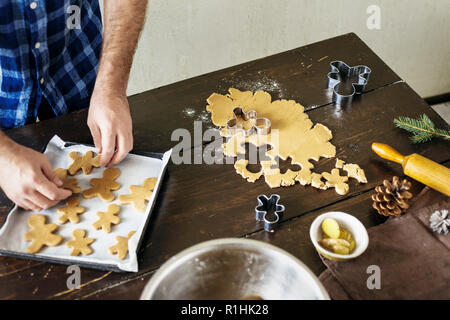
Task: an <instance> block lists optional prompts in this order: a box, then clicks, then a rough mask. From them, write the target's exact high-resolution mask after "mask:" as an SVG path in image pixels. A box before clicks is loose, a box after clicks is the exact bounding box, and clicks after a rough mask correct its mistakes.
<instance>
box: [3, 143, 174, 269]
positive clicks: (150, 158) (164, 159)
mask: <svg viewBox="0 0 450 320" xmlns="http://www.w3.org/2000/svg"><path fill="white" fill-rule="evenodd" d="M55 143H56V145H57V146H58V147H59V148H61V149H65V148H69V149H70V151H74V150H72V149H73V148H75V151H76V150H79V152H85V151H86V149H91V150H93V149H94V147H93V146H92V145H89V144H81V143H75V142H67V141H63V140H61V139H60V138H59V137H58V136H54V137H53V138H52V139H51V140H50V141H49V143H48V144H47V145H46V146H45V148H44V149H45V150H48V148H49V145H51V146H52V147H53V146H54V144H55ZM44 152H46V151H44ZM65 152H68V151H67V150H65ZM171 152H172V150H169V151H167V152H165V153H154V152H130V156H127V158H125V160H126V159H129V158H132V159H138V160H136V161H137V162H140V161H142V162H144V163H147V162H148V163H156V162H155V161H154V160H159V161H160V163H159V165H160V170H159V174H158V181H157V183H156V186H155V189H154V191H153V196H152V199H151V200H150V204H149V205H148V206H147V210H146V212H145V213H140V212H134V214H135V215H140V214H144V215H146V217H145V216H144V217H142V218H141V220H142V221H141V222H135V223H138V224H140V226H139V228H138V230H136V231H137V232H136V234H135V235H134V236H133V237H137V236H139V238H138V240H137V244H136V245H135V246H132V247H130V248H129V249H130V250H129V254H128V256H127V258H126V259H125V260H124V261H125V263H122V262H121V261H120V260H119V259H118V258H117V256H111V257H110V260H117V262H116V263H104V262H101V261H87V260H98V259H96V258H95V250H94V253H93V254H92V255H90V256H77V257H72V256H70V249H69V248H65V242H67V241H68V240H71V236H70V237H68V236H63V237H64V241H63V242H62V243H61V244H60V245H59V246H57V247H52V248H47V247H46V248H44V249H43V250H42V251H41V252H39V253H37V254H29V253H26V252H23V250H10V249H8V245H7V244H8V238H6V235H7V234H8V232H9V233H11V231H12V230H14V229H16V228H19V227H15V226H14V225H11V226H10V224H11V222H10V221H9V220H14V219H10V218H11V216H12V215H13V214H16V216H15V217H16V218H15V221H17V220H18V219H19V220H20V219H22V220H23V219H24V218H17V217H20V216H18V214H24V213H26V214H28V216H29V215H30V214H31V213H29V212H25V211H23V210H22V209H20V208H18V207H17V206H15V207H14V208H13V209H12V210H11V211H10V212H9V213H8V217H7V219H6V221H5V222H4V224H3V226H2V227H1V228H0V255H1V256H10V257H15V258H21V259H31V260H39V261H45V262H50V263H58V264H67V265H79V266H82V267H87V268H93V269H100V270H108V271H116V272H123V271H131V272H137V271H138V257H137V256H138V252H139V250H140V248H141V246H142V240H143V238H144V235H145V230H146V228H147V226H148V223H149V221H150V219H151V214H152V211H153V208H154V205H155V203H156V199H157V195H158V193H159V190H160V188H161V185H162V181H163V179H164V175H165V172H166V170H167V165H168V162H169V160H170V156H171ZM49 158H50V160H51V157H49ZM144 159H146V160H144ZM125 160H124V161H123V162H122V163H124V162H127V161H125ZM58 161H59V160H58ZM61 161H63V160H61ZM133 161H134V160H133ZM133 161H132V162H131V163H133ZM51 162H52V161H51ZM69 163H70V161H69ZM122 163H121V164H122ZM121 164H119V165H118V166H115V167H118V168H119V169H121V176H119V178H118V180H119V179H121V178H122V181H119V182H120V183H121V188H120V189H119V190H118V191H115V192H113V193H114V194H115V195H116V199H115V200H114V201H113V202H110V203H104V202H100V204H103V206H102V209H103V210H98V209H90V208H86V212H85V213H84V214H82V215H80V218H81V219H84V218H85V215H86V214H87V213H88V212H89V213H90V214H91V215H95V213H96V212H97V211H105V210H106V207H107V206H108V205H110V204H113V203H117V196H118V195H119V193H120V194H127V193H129V190H128V186H129V185H131V184H142V182H143V181H142V180H143V179H144V177H142V174H141V173H139V176H140V177H141V179H140V180H141V181H127V183H123V180H124V177H123V174H122V173H123V170H124V168H121ZM52 165H54V164H53V163H52ZM56 167H57V166H54V168H56ZM60 167H64V168H67V165H65V166H60ZM153 169H154V168H152V170H153ZM126 170H128V171H130V170H131V169H130V168H127V169H126ZM141 170H144V168H141ZM94 171H96V172H97V174H96V175H94V174H93V173H94ZM102 171H103V169H99V168H94V169H93V173H91V174H90V175H88V176H84V175H83V174H78V175H76V176H74V177H75V178H77V179H79V182H80V177H83V176H84V177H83V178H84V180H87V179H89V180H90V179H91V178H94V177H98V176H101V172H102ZM99 173H100V174H99ZM125 178H126V177H125ZM145 178H148V177H147V176H145ZM126 180H128V179H126ZM79 185H80V183H79ZM83 189H85V188H83ZM79 197H80V199H81V201H82V202H81V204H80V205H81V206H83V207H86V206H85V205H84V204H85V202H88V201H91V200H92V199H83V198H82V197H81V195H79ZM98 201H101V200H98ZM98 201H97V202H98ZM63 204H65V202H64V201H62V202H61V204H58V205H57V206H55V207H54V208H52V209H49V210H43V211H42V212H40V214H44V215H46V216H47V217H50V218H51V221H49V219H47V223H55V224H57V225H58V231H57V232H55V234H60V229H61V228H62V227H65V226H66V225H68V226H71V228H67V229H71V230H70V234H71V232H72V231H73V230H74V229H77V228H79V227H81V226H78V225H77V224H74V225H72V224H71V223H70V222H68V223H66V224H64V225H60V224H59V223H57V218H58V216H53V215H52V214H54V211H55V210H56V209H57V208H58V207H60V206H61V205H63ZM117 204H118V203H117ZM119 205H120V204H119ZM94 207H95V205H94ZM120 207H121V213H119V217H120V218H121V220H122V216H123V210H124V208H126V211H132V210H134V208H133V206H132V205H131V204H129V205H120ZM52 212H53V213H52ZM58 215H59V214H58ZM121 215H122V216H121ZM127 218H128V217H127ZM94 219H95V218H94ZM85 220H86V219H85ZM130 220H131V221H132V220H133V219H130ZM92 222H94V221H93V220H92V219H90V220H89V221H84V223H85V224H88V223H89V224H92ZM121 223H122V221H121ZM121 223H120V224H119V225H117V226H120V225H121ZM117 226H114V227H113V229H114V228H116V227H117ZM20 228H22V232H21V233H23V228H24V226H22V225H21V226H20ZM20 228H19V229H20ZM26 228H27V230H28V229H29V228H28V226H26ZM81 228H82V229H85V230H86V231H87V235H86V236H87V237H93V238H95V236H93V235H92V233H99V232H101V233H102V234H103V231H101V230H97V231H93V230H92V228H88V229H86V228H87V226H86V227H85V228H83V227H81ZM67 232H68V231H67ZM67 232H66V233H67ZM116 235H121V236H126V232H123V230H122V231H121V233H119V232H118V231H116V232H111V234H107V236H108V237H109V238H115V236H116ZM17 237H18V236H17ZM21 237H22V238H23V234H21ZM104 237H106V236H104ZM133 237H132V238H133ZM132 238H131V239H132ZM131 239H130V241H131ZM98 240H99V238H96V241H95V242H94V243H93V244H92V246H93V245H94V244H95V243H96V242H97V241H98ZM101 240H102V241H101V242H104V241H103V240H104V239H103V238H102V239H101ZM16 241H19V240H18V239H16ZM23 242H24V243H25V244H26V245H29V244H30V243H26V242H25V241H24V240H23ZM133 243H136V242H133ZM113 244H115V241H114V242H109V245H113ZM5 247H6V248H5ZM63 247H64V248H65V249H66V251H67V257H65V256H55V254H51V255H48V254H45V250H51V249H53V248H58V251H59V250H62V248H63ZM103 249H104V248H103ZM97 250H98V249H97ZM132 250H133V251H132ZM54 251H56V250H54ZM132 253H133V257H132ZM93 255H94V257H93V258H91V256H93ZM128 259H131V260H132V261H131V262H133V263H132V264H131V266H130V265H127V264H129V263H130V261H128V262H126V261H127V260H128ZM100 260H101V259H100ZM124 265H126V266H124Z"/></svg>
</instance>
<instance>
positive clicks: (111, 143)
mask: <svg viewBox="0 0 450 320" xmlns="http://www.w3.org/2000/svg"><path fill="white" fill-rule="evenodd" d="M87 124H88V126H89V129H90V131H91V134H92V138H93V139H94V144H95V147H96V148H97V150H98V153H100V154H101V157H100V166H101V167H104V166H112V165H116V164H118V163H120V162H121V161H122V160H123V158H125V156H126V155H127V154H128V152H130V151H131V149H133V131H132V120H131V115H130V107H129V105H128V100H127V97H126V95H125V94H108V93H106V92H104V91H103V90H101V89H98V90H97V88H96V89H94V92H93V94H92V98H91V104H90V107H89V114H88V120H87ZM116 149H117V150H116Z"/></svg>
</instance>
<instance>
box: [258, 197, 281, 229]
mask: <svg viewBox="0 0 450 320" xmlns="http://www.w3.org/2000/svg"><path fill="white" fill-rule="evenodd" d="M256 199H257V200H258V206H257V207H256V208H255V213H256V220H257V221H264V230H266V231H268V232H273V231H275V229H276V228H277V227H278V224H279V223H280V222H281V219H283V214H284V206H283V205H281V204H278V201H279V200H280V196H279V195H278V194H272V195H271V196H270V198H267V196H266V195H264V194H262V195H259V196H258V197H257V198H256ZM271 209H272V210H273V213H274V216H275V219H274V220H269V219H267V213H268V211H269V210H271Z"/></svg>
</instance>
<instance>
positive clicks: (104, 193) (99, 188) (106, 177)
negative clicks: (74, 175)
mask: <svg viewBox="0 0 450 320" xmlns="http://www.w3.org/2000/svg"><path fill="white" fill-rule="evenodd" d="M119 175H120V171H119V169H117V168H108V169H106V170H105V171H103V178H101V179H98V178H94V179H91V186H92V188H90V189H87V190H84V191H83V197H85V198H86V199H90V198H93V197H96V196H98V197H100V198H101V199H102V200H103V201H105V202H111V201H113V200H114V199H115V198H116V197H115V196H114V195H113V194H112V192H111V190H113V191H115V190H119V189H120V183H118V182H116V181H115V180H116V179H117V177H118V176H119Z"/></svg>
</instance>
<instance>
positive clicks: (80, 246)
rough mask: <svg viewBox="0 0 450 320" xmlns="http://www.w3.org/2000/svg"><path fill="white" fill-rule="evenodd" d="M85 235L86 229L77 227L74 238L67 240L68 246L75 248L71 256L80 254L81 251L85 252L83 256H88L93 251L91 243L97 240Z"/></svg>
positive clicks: (73, 234)
mask: <svg viewBox="0 0 450 320" xmlns="http://www.w3.org/2000/svg"><path fill="white" fill-rule="evenodd" d="M85 235H86V231H84V230H83V229H76V230H74V231H73V233H72V236H73V240H70V241H67V242H66V246H67V247H69V248H72V249H73V250H72V252H71V253H70V255H71V256H79V255H80V253H81V254H83V256H87V255H90V254H91V253H92V249H91V248H89V245H90V244H91V243H92V242H94V241H95V240H94V239H92V238H85V237H84V236H85Z"/></svg>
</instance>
